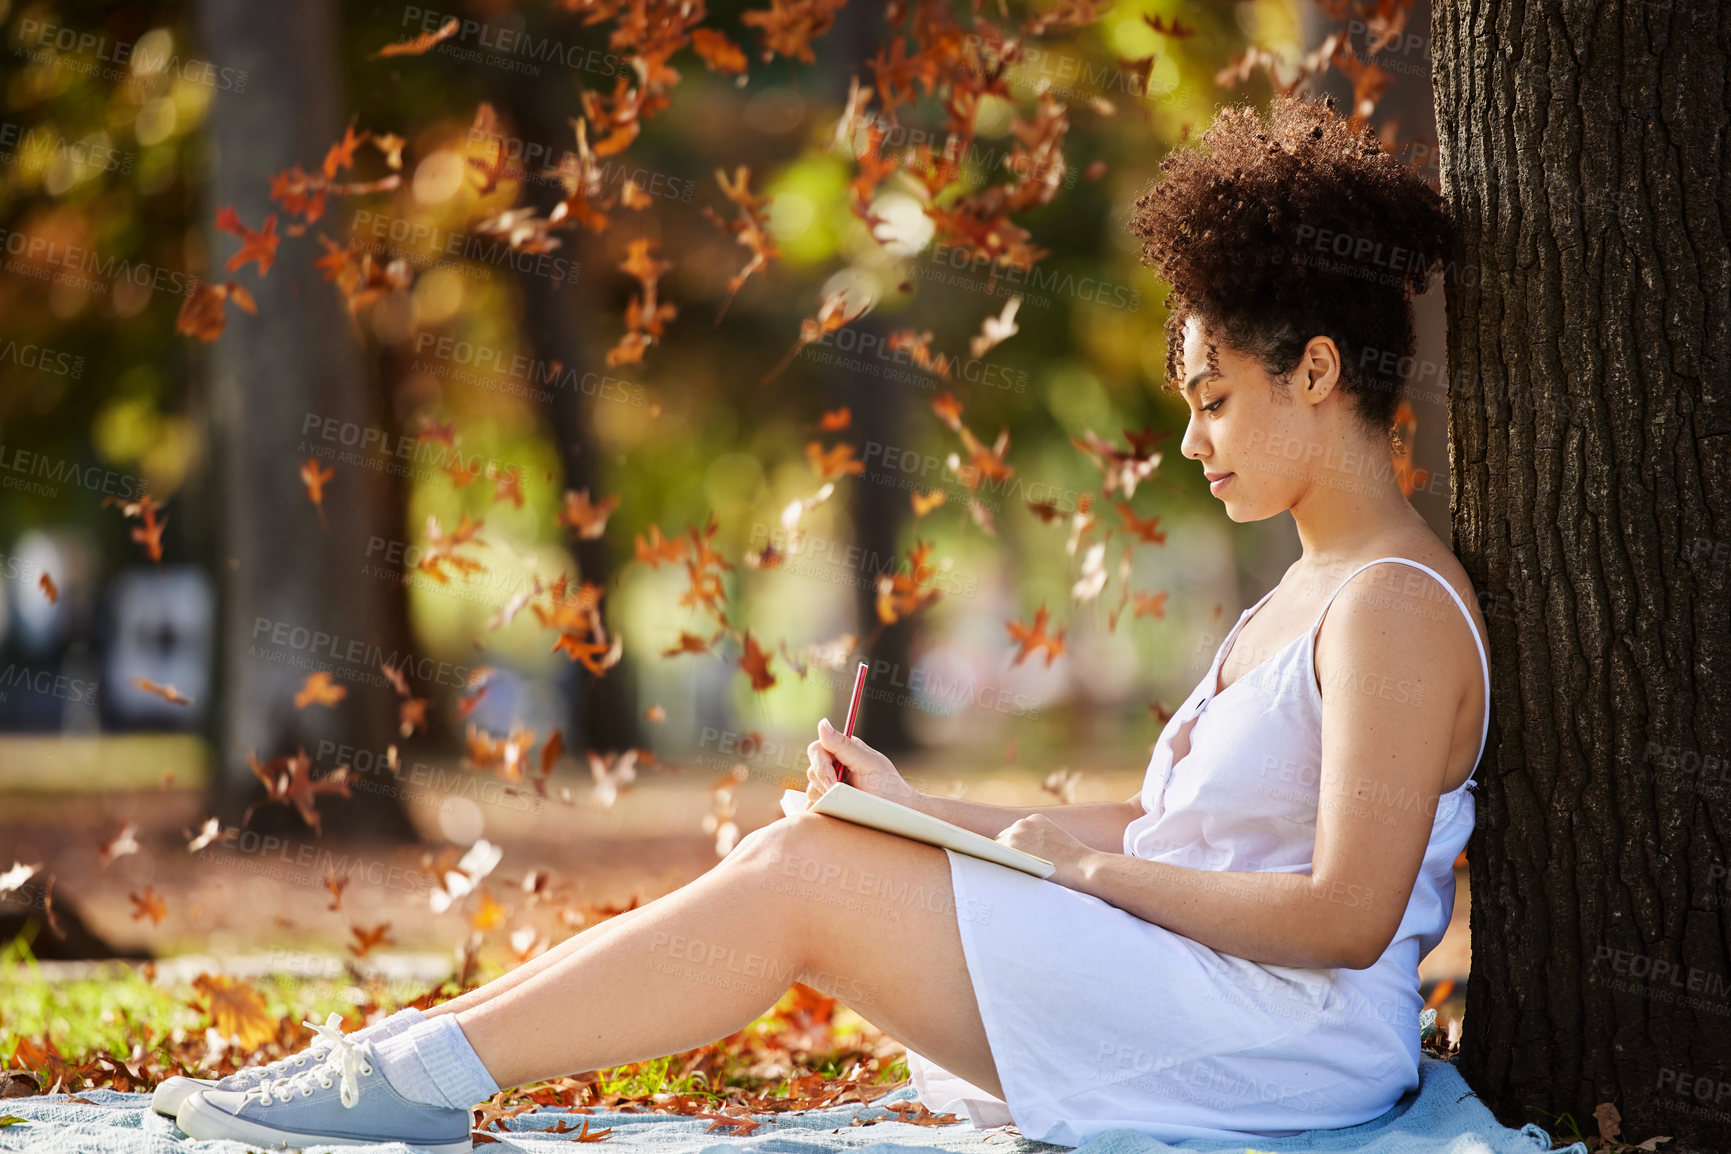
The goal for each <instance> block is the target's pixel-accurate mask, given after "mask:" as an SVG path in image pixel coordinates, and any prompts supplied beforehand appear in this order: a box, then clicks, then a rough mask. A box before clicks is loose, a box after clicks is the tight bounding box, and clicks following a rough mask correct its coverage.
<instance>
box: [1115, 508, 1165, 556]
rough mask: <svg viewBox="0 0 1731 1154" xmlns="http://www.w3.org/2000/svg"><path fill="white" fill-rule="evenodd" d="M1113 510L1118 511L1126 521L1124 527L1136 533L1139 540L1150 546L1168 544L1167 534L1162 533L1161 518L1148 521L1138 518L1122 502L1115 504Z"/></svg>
mask: <svg viewBox="0 0 1731 1154" xmlns="http://www.w3.org/2000/svg"><path fill="white" fill-rule="evenodd" d="M1113 508H1115V509H1117V510H1118V516H1120V517H1122V518H1123V519H1124V527H1125V528H1126V529H1128V530H1130V532H1132V533H1134V534H1135V535H1136V536H1137V538H1138V539H1140V540H1141V541H1144V542H1146V543H1147V544H1150V545H1164V544H1166V534H1165V533H1162V532H1161V531H1160V518H1158V517H1150V518H1148V519H1147V520H1146V521H1144V520H1142V519H1141V518H1139V517H1137V516H1136V514H1135V513H1134V512H1133V511H1132V510H1131V508H1130V506H1128V505H1126V504H1124V502H1122V501H1115V502H1113Z"/></svg>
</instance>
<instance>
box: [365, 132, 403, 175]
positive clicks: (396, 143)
mask: <svg viewBox="0 0 1731 1154" xmlns="http://www.w3.org/2000/svg"><path fill="white" fill-rule="evenodd" d="M404 143H405V142H404V140H403V138H402V137H400V136H398V135H396V134H395V133H393V132H386V133H383V134H381V135H378V136H375V137H373V139H372V145H373V147H374V148H376V149H378V150H379V151H380V152H381V153H383V154H384V157H385V167H386V168H389V169H391V170H392V171H393V172H394V171H396V170H398V169H400V168H402V167H403V144H404Z"/></svg>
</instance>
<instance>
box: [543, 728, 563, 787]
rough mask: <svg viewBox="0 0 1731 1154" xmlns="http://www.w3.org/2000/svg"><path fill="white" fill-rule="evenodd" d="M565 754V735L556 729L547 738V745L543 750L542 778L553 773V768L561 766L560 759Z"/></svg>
mask: <svg viewBox="0 0 1731 1154" xmlns="http://www.w3.org/2000/svg"><path fill="white" fill-rule="evenodd" d="M564 753H565V734H564V733H563V732H561V731H560V730H557V729H555V730H554V731H553V732H552V734H551V735H549V736H548V738H547V744H546V746H544V747H543V748H542V750H541V776H542V777H546V776H547V775H548V774H550V773H552V772H553V767H554V766H555V765H557V764H559V758H560V757H562V756H563V755H564Z"/></svg>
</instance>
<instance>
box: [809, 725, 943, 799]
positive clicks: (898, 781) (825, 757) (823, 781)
mask: <svg viewBox="0 0 1731 1154" xmlns="http://www.w3.org/2000/svg"><path fill="white" fill-rule="evenodd" d="M805 751H806V755H807V756H808V757H809V758H810V759H811V764H810V765H809V766H808V767H807V768H806V771H805V778H806V781H807V782H809V783H810V784H809V785H807V786H806V790H805V796H806V798H807V799H808V800H810V801H814V802H815V801H816V800H817V799H818V798H820V797H822V796H823V795H824V793H825V791H827V790H828V789H829V787H830V786H832V785H834V784H835V783H836V773H835V764H834V762H832V761H831V760H830V759H831V758H832V757H833V758H835V760H836V761H840V762H841V763H842V764H843V765H844V766H846V767H847V783H848V784H849V785H851V786H853V787H854V788H855V789H858V790H863V791H864V792H866V793H875V794H877V795H878V796H879V797H882V798H886V799H888V800H890V801H894V802H899V803H901V804H902V805H906V806H912V805H913V803H914V799H916V798H918V797H919V796H920V792H919V790H917V789H915V788H914V787H913V786H911V785H909V784H908V783H907V781H906V779H904V778H903V777H902V775H901V773H900V772H899V771H897V769H896V767H895V766H894V765H893V764H891V762H890V759H889V758H887V757H885V756H884V755H883V754H881V753H879V752H878V751H877V750H875V749H873V748H872V747H871V746H869V745H867V744H866V743H865V742H863V741H861V740H860V739H859V738H857V737H846V736H843V734H842V732H841V730H839V729H837V728H835V727H834V726H833V725H831V724H830V723H829V718H827V717H826V718H824V719H823V720H822V721H820V722H818V723H817V740H816V741H814V742H812V743H811V744H810V745H808V746H806V747H805Z"/></svg>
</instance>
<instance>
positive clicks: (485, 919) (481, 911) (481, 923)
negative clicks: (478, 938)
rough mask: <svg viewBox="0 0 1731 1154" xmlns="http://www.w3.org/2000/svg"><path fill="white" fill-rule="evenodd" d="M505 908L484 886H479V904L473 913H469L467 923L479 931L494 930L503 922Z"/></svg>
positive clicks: (505, 912)
mask: <svg viewBox="0 0 1731 1154" xmlns="http://www.w3.org/2000/svg"><path fill="white" fill-rule="evenodd" d="M507 912H508V911H507V910H506V909H505V907H504V906H502V905H500V904H499V903H498V902H497V901H496V900H495V899H494V897H493V895H492V894H490V893H488V892H487V889H486V887H485V886H483V887H481V904H480V906H479V907H478V908H477V909H476V910H475V912H474V913H473V914H470V915H469V925H471V926H472V927H474V928H475V929H476V930H478V931H480V932H481V933H486V932H487V931H488V930H496V929H498V928H499V927H500V926H502V925H504V924H505V917H506V914H507Z"/></svg>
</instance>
